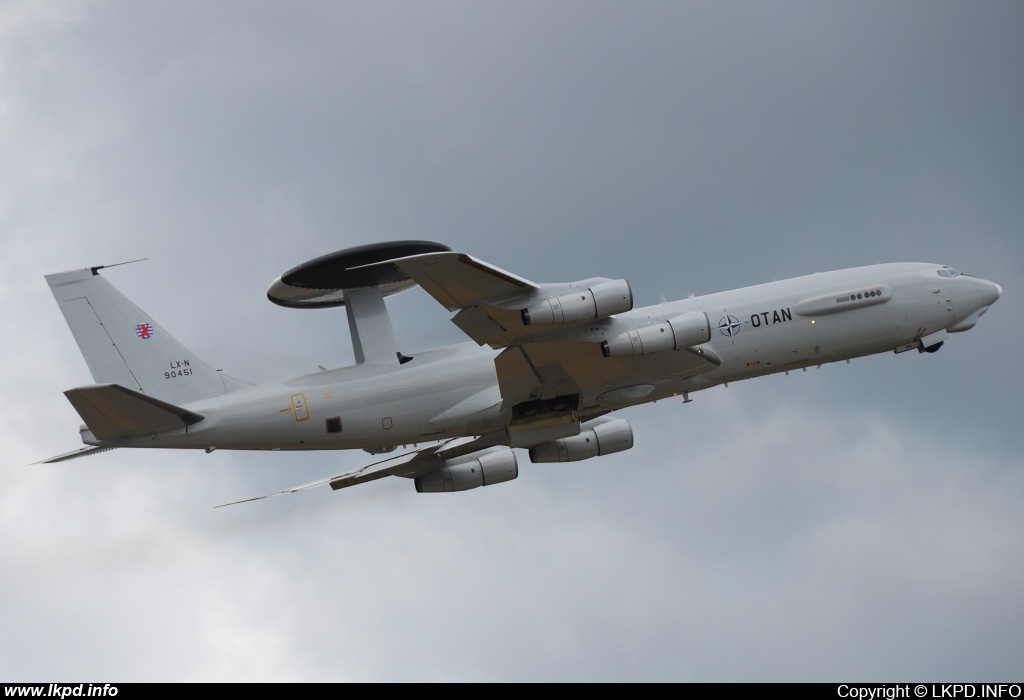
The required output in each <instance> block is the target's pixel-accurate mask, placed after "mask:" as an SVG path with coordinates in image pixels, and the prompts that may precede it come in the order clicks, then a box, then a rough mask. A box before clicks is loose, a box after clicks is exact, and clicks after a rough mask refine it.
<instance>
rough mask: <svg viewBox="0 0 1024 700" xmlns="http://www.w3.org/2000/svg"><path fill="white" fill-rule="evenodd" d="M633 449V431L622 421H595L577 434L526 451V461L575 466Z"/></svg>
mask: <svg viewBox="0 0 1024 700" xmlns="http://www.w3.org/2000/svg"><path fill="white" fill-rule="evenodd" d="M632 446H633V428H632V426H631V425H630V424H629V421H627V420H624V419H622V418H598V419H596V420H593V421H588V422H587V423H584V424H583V428H582V429H581V430H580V434H579V435H576V436H573V437H567V438H562V439H560V440H552V441H551V442H542V443H541V444H539V445H534V446H533V447H531V448H530V461H531V462H534V463H540V462H578V461H579V460H581V459H590V458H591V457H600V456H602V455H610V454H612V453H614V452H622V451H623V450H628V449H629V448H630V447H632Z"/></svg>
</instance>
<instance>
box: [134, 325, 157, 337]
mask: <svg viewBox="0 0 1024 700" xmlns="http://www.w3.org/2000/svg"><path fill="white" fill-rule="evenodd" d="M135 335H137V336H139V338H140V339H142V340H149V339H150V338H152V337H153V326H152V325H151V324H149V323H140V324H139V325H137V326H135Z"/></svg>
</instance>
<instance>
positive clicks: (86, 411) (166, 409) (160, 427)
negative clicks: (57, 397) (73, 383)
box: [64, 384, 203, 440]
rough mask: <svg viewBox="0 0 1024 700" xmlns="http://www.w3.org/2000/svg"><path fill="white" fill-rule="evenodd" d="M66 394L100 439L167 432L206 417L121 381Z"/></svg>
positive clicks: (70, 390) (79, 389)
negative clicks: (121, 384) (134, 389)
mask: <svg viewBox="0 0 1024 700" xmlns="http://www.w3.org/2000/svg"><path fill="white" fill-rule="evenodd" d="M64 395H65V396H67V397H68V401H70V402H71V405H72V406H74V407H75V410H76V411H78V415H80V416H81V417H82V420H83V421H85V424H86V425H87V426H88V427H89V430H90V431H92V434H93V435H94V436H95V437H96V438H97V439H99V440H109V439H111V438H118V437H131V436H134V435H151V434H153V433H165V432H167V431H170V430H179V429H181V428H184V427H186V426H189V425H192V424H194V423H198V422H199V421H201V420H202V419H203V416H201V415H199V414H198V413H193V412H192V411H189V410H186V409H184V408H180V407H178V406H175V405H174V404H170V403H167V402H166V401H161V400H160V399H155V398H153V397H152V396H147V395H146V394H140V393H139V392H137V391H132V390H131V389H126V388H124V387H123V386H120V385H119V384H99V385H96V386H86V387H80V388H78V389H69V390H68V391H65V392H64Z"/></svg>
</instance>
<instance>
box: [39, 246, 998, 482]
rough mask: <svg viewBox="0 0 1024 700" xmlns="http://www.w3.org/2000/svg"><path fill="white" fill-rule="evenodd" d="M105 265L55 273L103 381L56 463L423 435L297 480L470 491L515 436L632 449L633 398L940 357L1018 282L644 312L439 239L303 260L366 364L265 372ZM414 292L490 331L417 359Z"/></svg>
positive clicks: (915, 274) (786, 295)
mask: <svg viewBox="0 0 1024 700" xmlns="http://www.w3.org/2000/svg"><path fill="white" fill-rule="evenodd" d="M101 269H103V268H102V267H93V268H86V269H84V270H78V271H73V272H62V273H58V274H53V275H48V276H47V277H46V280H47V282H48V283H49V285H50V289H51V290H52V291H53V294H54V296H55V297H56V299H57V302H58V304H59V305H60V309H61V311H62V312H63V314H64V317H65V319H66V320H67V322H68V325H69V326H70V328H71V332H72V334H73V335H74V337H75V340H76V341H77V342H78V346H79V348H80V349H81V351H82V354H83V355H84V356H85V361H86V364H87V365H88V366H89V370H90V372H91V373H92V376H93V379H94V381H95V382H96V384H93V385H90V386H83V387H79V388H76V389H70V390H68V391H66V392H64V393H65V395H66V396H67V397H68V399H69V400H70V402H71V404H72V405H73V406H74V408H75V409H76V410H77V411H78V413H79V415H80V416H81V417H82V420H83V421H85V425H84V426H82V427H81V431H80V432H81V437H82V442H83V443H85V445H86V447H83V448H81V449H79V450H77V451H74V452H70V453H67V454H64V455H60V456H58V457H54V458H52V459H49V460H46V461H47V462H56V461H62V460H65V459H70V458H73V457H79V456H82V455H86V454H91V453H94V452H98V451H103V450H107V449H112V448H117V447H125V448H129V447H136V448H139V447H149V448H154V447H156V448H177V449H202V450H206V451H207V452H211V451H213V450H215V449H228V450H339V449H363V450H366V451H367V452H369V453H371V454H374V455H381V454H382V453H390V452H392V451H394V450H396V448H398V447H405V448H406V449H405V450H402V451H401V452H400V453H399V454H397V455H395V456H390V457H385V458H380V459H378V461H375V462H373V463H372V464H369V465H367V466H364V467H362V468H359V469H355V470H352V471H348V472H345V473H343V474H338V475H336V476H332V477H328V478H326V479H322V480H320V481H316V482H313V483H310V484H304V485H302V486H298V487H295V488H293V489H286V490H284V491H280V492H278V493H289V492H293V491H297V490H302V489H306V488H311V487H314V486H319V485H324V484H329V485H330V486H331V487H332V488H334V489H339V488H344V487H347V486H352V485H355V484H359V483H362V482H366V481H371V480H373V479H379V478H382V477H386V476H401V477H408V478H412V479H414V480H415V486H416V490H417V491H419V492H428V493H435V492H448V491H464V490H467V489H472V488H475V487H477V486H488V485H491V484H497V483H501V482H505V481H510V480H512V479H515V478H516V477H517V476H518V465H517V460H516V453H515V452H514V450H513V448H525V449H528V450H529V456H530V460H531V461H533V462H567V461H576V460H583V459H589V458H592V457H598V456H601V455H606V454H611V453H614V452H619V451H622V450H626V449H629V448H630V447H632V446H633V431H632V428H631V427H630V424H629V423H628V422H627V421H626V420H624V419H622V418H618V417H615V416H614V413H615V411H618V410H620V409H623V408H626V407H628V406H634V405H637V404H642V403H646V402H649V401H655V400H658V399H664V398H666V397H670V396H677V395H681V396H682V397H683V398H684V400H687V401H688V400H689V395H690V393H692V392H696V391H698V390H701V389H707V388H709V387H712V386H716V385H719V384H724V383H726V382H735V381H739V380H741V379H750V378H752V377H759V376H763V375H766V374H771V373H774V372H782V371H788V370H792V369H799V368H805V367H808V366H810V365H821V364H823V363H827V362H836V361H838V360H846V359H850V358H853V357H859V356H863V355H871V354H874V353H881V352H892V351H895V352H897V353H900V352H904V351H907V350H918V351H919V352H926V351H927V352H934V351H935V350H937V349H938V348H939V347H940V346H941V345H942V344H943V342H945V340H946V338H947V337H948V336H949V334H951V333H959V332H961V331H966V330H968V329H970V328H972V327H973V326H974V324H975V323H976V322H977V321H978V319H979V318H980V317H981V315H982V314H984V313H985V311H987V310H988V308H989V306H990V305H991V304H993V303H994V302H995V301H996V300H997V299H998V298H999V296H1000V295H1001V294H1002V289H1001V288H1000V286H999V285H998V284H995V283H993V282H989V281H986V280H983V279H979V278H977V277H971V276H968V275H964V274H961V273H960V272H958V271H957V270H955V269H953V268H951V267H947V266H944V265H934V264H929V263H894V264H882V265H871V266H867V267H857V268H852V269H847V270H837V271H834V272H825V273H818V274H813V275H808V276H806V277H798V278H795V279H789V280H782V281H778V282H771V283H769V284H761V285H758V286H754V287H746V288H743V289H735V290H732V291H727V292H720V293H717V294H709V295H706V296H692V297H690V298H687V299H682V300H679V301H673V302H664V303H661V304H657V305H655V306H649V307H645V308H634V307H633V294H632V291H631V289H630V285H629V283H628V282H627V281H626V280H622V279H617V280H615V279H606V278H592V279H586V280H582V281H579V282H571V283H559V284H537V283H534V282H530V281H528V280H526V279H524V278H522V277H518V276H516V275H514V274H511V273H509V272H505V271H504V270H501V269H499V268H497V267H494V266H492V265H489V264H487V263H485V262H483V261H481V260H478V259H476V258H473V257H471V256H469V255H466V254H464V253H460V252H455V251H452V250H451V249H450V248H448V247H447V246H444V245H441V244H438V243H433V242H429V241H397V242H391V243H379V244H372V245H366V246H361V247H358V248H350V249H347V250H342V251H339V252H336V253H332V254H329V255H325V256H323V257H320V258H317V259H315V260H311V261H309V262H307V263H304V264H302V265H299V266H298V267H295V268H293V269H291V270H289V271H288V272H285V273H284V274H283V275H281V277H280V278H278V279H277V280H275V281H274V282H273V284H271V286H270V289H269V291H268V292H267V296H268V297H269V299H270V300H271V301H272V302H274V303H276V304H280V305H282V306H286V307H291V308H297V309H299V308H302V309H320V308H329V307H336V306H344V307H345V309H346V312H347V316H348V324H349V329H350V331H351V335H352V344H353V347H354V351H355V359H356V364H355V365H353V366H350V367H342V368H338V369H331V370H324V371H320V372H316V373H313V374H307V375H304V376H301V377H295V378H294V379H289V380H287V381H283V382H276V383H269V384H258V385H254V384H249V383H246V382H242V381H239V380H237V379H233V378H231V377H229V376H227V375H226V374H223V373H222V372H221V371H219V370H215V369H213V368H212V367H211V366H209V365H207V364H206V363H204V362H203V361H202V360H200V359H199V358H198V357H196V356H195V355H193V354H192V353H191V352H190V351H189V350H187V349H186V348H185V347H184V346H183V345H181V344H180V343H179V342H178V341H177V340H175V339H174V338H173V337H172V336H171V335H170V334H169V333H167V332H166V331H165V330H164V329H163V328H162V327H161V326H160V325H159V324H158V323H157V322H156V321H154V320H153V319H152V318H150V317H149V316H148V315H146V314H145V313H144V312H143V311H141V310H140V309H139V308H138V307H137V306H136V305H135V304H133V303H132V302H131V301H130V300H129V299H128V298H126V297H125V296H124V295H122V294H121V293H120V292H119V291H117V290H116V289H115V288H114V287H113V286H112V285H111V284H110V283H109V282H107V280H106V279H105V278H104V277H102V276H101V275H100V274H99V271H100V270H101ZM413 285H419V286H420V287H421V288H422V289H424V290H425V291H426V292H427V293H428V294H430V295H431V296H432V297H434V298H435V299H436V300H437V301H439V302H440V303H441V304H442V305H444V307H445V308H446V309H448V310H449V311H450V312H454V315H453V317H452V319H451V320H452V322H453V323H455V325H456V326H458V327H459V328H460V329H461V330H462V331H463V332H464V333H465V334H466V335H468V336H469V338H471V339H472V341H474V342H466V343H462V344H459V345H453V346H449V347H442V348H438V349H434V350H427V351H422V352H415V353H411V354H408V355H407V354H404V353H403V352H402V351H401V350H400V349H399V348H398V347H397V345H396V342H395V334H394V331H393V329H392V326H391V321H390V319H389V317H388V313H387V309H386V307H385V301H384V299H385V297H386V296H388V295H390V294H394V293H396V292H399V291H401V290H403V289H406V288H408V287H411V286H413ZM423 445H425V446H423ZM271 495H276V494H271ZM261 498H262V497H261ZM249 500H252V499H249Z"/></svg>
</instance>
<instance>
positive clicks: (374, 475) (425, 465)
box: [216, 433, 503, 508]
mask: <svg viewBox="0 0 1024 700" xmlns="http://www.w3.org/2000/svg"><path fill="white" fill-rule="evenodd" d="M502 435H503V434H502V433H495V434H494V435H493V436H484V437H479V438H474V437H467V438H455V439H452V440H446V441H444V442H440V443H437V444H435V445H430V446H428V447H424V448H421V449H419V450H414V451H412V452H406V453H403V454H400V455H395V456H394V457H389V458H387V459H382V460H380V461H378V462H373V463H371V464H367V465H365V466H362V467H359V468H358V469H352V470H350V471H347V472H344V473H342V474H336V475H334V476H328V477H325V478H323V479H317V480H316V481H311V482H309V483H308V484H302V485H300V486H293V487H291V488H288V489H283V490H281V491H275V492H274V493H268V494H266V495H265V496H255V497H253V498H243V499H242V500H240V501H232V502H231V503H222V504H221V505H219V506H216V507H217V508H223V507H224V506H233V505H237V504H239V503H248V502H250V501H259V500H262V499H264V498H270V497H271V496H280V495H283V494H286V493H296V492H298V491H307V490H309V489H313V488H317V487H319V486H330V487H331V488H332V489H334V490H335V491H337V490H338V489H344V488H348V487H349V486H355V485H356V484H364V483H366V482H367V481H376V480H377V479H383V478H384V477H386V476H404V477H407V478H413V477H416V476H420V475H422V474H425V473H428V472H431V471H434V470H435V469H438V468H439V467H440V466H442V463H443V460H445V459H451V458H454V457H461V456H464V455H467V454H471V453H473V452H477V451H479V450H481V449H484V448H485V447H489V446H492V445H497V444H500V440H501V436H502Z"/></svg>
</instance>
